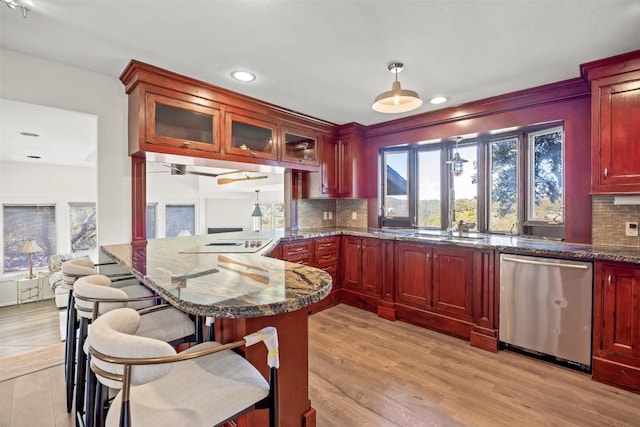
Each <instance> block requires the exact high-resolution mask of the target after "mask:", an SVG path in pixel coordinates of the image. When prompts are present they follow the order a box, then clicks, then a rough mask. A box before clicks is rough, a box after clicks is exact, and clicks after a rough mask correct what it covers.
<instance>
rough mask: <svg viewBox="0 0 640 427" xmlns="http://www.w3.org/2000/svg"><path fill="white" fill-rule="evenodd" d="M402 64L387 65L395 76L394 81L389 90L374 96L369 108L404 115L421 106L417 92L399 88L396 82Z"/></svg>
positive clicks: (398, 83)
mask: <svg viewBox="0 0 640 427" xmlns="http://www.w3.org/2000/svg"><path fill="white" fill-rule="evenodd" d="M403 67H404V64H402V63H401V62H392V63H391V64H389V67H388V68H389V71H391V72H392V73H394V74H395V75H396V81H395V82H393V85H392V86H391V90H390V91H387V92H382V93H381V94H380V95H378V96H376V100H375V101H374V103H373V105H372V106H371V108H373V109H374V110H375V111H378V112H380V113H389V114H393V113H406V112H407V111H411V110H415V109H416V108H418V107H420V106H421V105H422V99H420V96H419V95H418V93H417V92H415V91H412V90H407V89H402V88H401V87H400V82H399V81H398V73H399V72H400V71H402V69H403Z"/></svg>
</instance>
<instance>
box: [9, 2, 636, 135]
mask: <svg viewBox="0 0 640 427" xmlns="http://www.w3.org/2000/svg"><path fill="white" fill-rule="evenodd" d="M23 2H24V3H25V4H27V5H28V7H29V9H30V11H29V13H28V16H27V18H26V19H23V18H22V15H21V14H20V13H19V11H12V10H10V9H9V8H7V7H4V6H3V7H0V27H1V29H0V45H1V46H2V47H4V48H8V49H12V50H17V51H21V52H25V53H28V54H31V55H36V56H40V57H44V58H47V59H51V60H54V61H59V62H62V63H65V64H69V65H73V66H77V67H81V68H85V69H89V70H93V71H96V72H100V73H104V74H107V75H110V76H113V77H118V76H119V75H120V73H121V72H122V70H123V69H124V67H125V66H126V65H127V63H128V62H129V60H131V59H137V60H140V61H143V62H147V63H150V64H153V65H157V66H159V67H162V68H166V69H168V70H171V71H175V72H177V73H181V74H184V75H187V76H190V77H194V78H197V79H200V80H203V81H206V82H210V83H212V84H215V85H218V86H221V87H224V88H227V89H230V90H233V91H236V92H240V93H243V94H246V95H249V96H253V97H255V98H259V99H262V100H265V101H268V102H271V103H274V104H277V105H280V106H283V107H287V108H290V109H293V110H296V111H299V112H302V113H305V114H309V115H311V116H315V117H318V118H321V119H325V120H328V121H330V122H333V123H337V124H341V123H347V122H352V121H355V122H359V123H361V124H364V125H369V124H374V123H379V122H383V121H387V120H391V119H395V118H399V117H403V116H406V115H412V114H417V113H420V112H425V111H429V110H433V109H437V108H443V107H448V106H453V105H458V104H461V103H465V102H468V101H473V100H477V99H482V98H486V97H489V96H493V95H498V94H502V93H507V92H511V91H514V90H519V89H525V88H530V87H534V86H538V85H543V84H547V83H552V82H556V81H560V80H564V79H569V78H573V77H578V76H579V64H581V63H585V62H589V61H593V60H597V59H601V58H604V57H608V56H612V55H616V54H620V53H624V52H628V51H632V50H635V49H640V0H555V1H553V0H475V1H474V0H466V1H464V0H424V1H409V0H395V1H394V0H386V1H384V0H381V1H366V0H360V1H333V0H323V1H322V0H315V1H314V0H309V1H300V0H298V1H295V0H259V1H258V0H216V1H202V0H201V1H192V0H180V1H178V0H174V1H160V0H129V1H115V0H84V1H60V0H23ZM0 6H2V5H1V3H0ZM392 61H401V62H404V63H405V70H404V71H403V72H402V73H400V74H399V80H400V82H401V83H402V86H403V88H406V89H412V90H415V91H417V92H418V93H420V95H421V97H422V98H423V99H424V100H425V101H427V100H428V99H429V98H431V97H433V96H435V95H445V96H447V97H449V102H448V103H446V104H443V105H441V106H432V105H430V104H428V102H425V104H424V105H423V106H422V107H421V108H420V109H419V110H416V111H413V112H410V113H405V114H403V115H385V114H382V113H377V112H374V111H373V110H372V109H371V104H372V102H373V99H374V98H375V96H376V95H377V94H378V93H380V92H382V91H387V90H390V89H391V83H392V81H393V75H392V74H391V73H389V72H388V71H387V64H388V63H390V62H392ZM235 69H246V70H250V71H252V72H254V73H256V74H257V76H258V79H257V81H256V82H254V83H252V84H247V83H240V82H236V81H234V80H232V79H231V78H230V76H229V73H230V72H231V71H232V70H235ZM123 90H124V88H123Z"/></svg>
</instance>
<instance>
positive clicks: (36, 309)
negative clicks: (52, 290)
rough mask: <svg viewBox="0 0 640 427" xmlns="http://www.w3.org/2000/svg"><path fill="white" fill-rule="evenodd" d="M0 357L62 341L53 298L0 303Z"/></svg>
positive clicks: (58, 311) (58, 310)
mask: <svg viewBox="0 0 640 427" xmlns="http://www.w3.org/2000/svg"><path fill="white" fill-rule="evenodd" d="M0 325H1V327H0V358H3V357H9V356H16V355H18V354H22V353H28V352H30V351H34V350H38V349H42V348H45V347H48V346H51V345H53V344H57V343H59V342H61V340H60V309H59V308H57V307H56V305H55V302H54V300H53V299H49V300H44V301H39V302H30V303H28V304H22V305H20V306H15V305H14V306H9V307H0Z"/></svg>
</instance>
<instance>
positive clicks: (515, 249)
mask: <svg viewBox="0 0 640 427" xmlns="http://www.w3.org/2000/svg"><path fill="white" fill-rule="evenodd" d="M335 235H347V236H357V237H372V238H377V239H386V240H398V241H408V242H418V243H425V244H433V245H447V246H459V247H466V248H475V249H494V250H497V251H499V252H504V253H512V254H522V255H534V256H536V255H537V256H553V257H561V258H572V259H580V260H603V261H616V262H628V263H634V264H640V248H628V247H619V248H618V247H612V246H595V245H589V244H580V243H567V242H564V241H557V240H546V239H535V238H528V237H522V236H511V235H495V234H479V233H464V234H463V237H460V236H458V235H457V233H455V234H454V236H447V235H446V234H445V233H443V232H439V231H435V230H433V231H427V230H410V229H378V228H339V227H337V228H314V229H303V230H298V231H297V232H295V233H284V234H283V235H282V236H281V237H280V241H281V242H282V241H295V240H302V239H308V238H316V237H324V236H335Z"/></svg>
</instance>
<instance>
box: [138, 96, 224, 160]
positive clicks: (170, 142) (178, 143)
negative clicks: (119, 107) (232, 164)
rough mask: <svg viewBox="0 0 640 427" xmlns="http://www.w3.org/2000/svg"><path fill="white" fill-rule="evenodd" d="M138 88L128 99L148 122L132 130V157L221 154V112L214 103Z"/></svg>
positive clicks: (145, 121) (192, 97)
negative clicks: (153, 153)
mask: <svg viewBox="0 0 640 427" xmlns="http://www.w3.org/2000/svg"><path fill="white" fill-rule="evenodd" d="M137 89H138V91H140V93H138V96H137V97H135V98H132V97H130V98H129V109H130V110H131V109H136V110H138V109H139V110H141V113H140V114H142V115H143V116H144V117H145V120H144V121H143V122H142V123H139V124H138V126H133V127H132V126H130V128H129V132H130V133H131V135H130V138H129V151H130V154H135V153H137V152H140V151H159V152H166V153H171V154H184V153H187V152H188V153H193V152H198V151H199V152H207V153H220V141H221V137H220V110H219V109H218V108H215V107H214V105H215V104H213V103H211V102H208V101H206V100H203V99H200V98H198V97H194V96H190V95H187V94H183V93H179V92H173V91H170V90H167V89H163V88H157V87H153V86H147V85H141V86H139V87H138V88H137ZM133 133H137V134H136V135H135V136H134V135H133ZM194 150H195V151H194Z"/></svg>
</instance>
